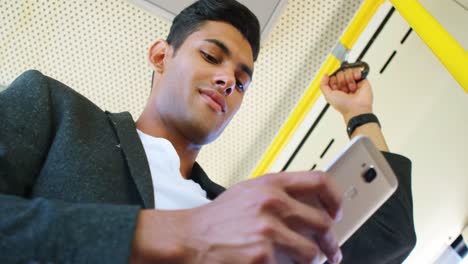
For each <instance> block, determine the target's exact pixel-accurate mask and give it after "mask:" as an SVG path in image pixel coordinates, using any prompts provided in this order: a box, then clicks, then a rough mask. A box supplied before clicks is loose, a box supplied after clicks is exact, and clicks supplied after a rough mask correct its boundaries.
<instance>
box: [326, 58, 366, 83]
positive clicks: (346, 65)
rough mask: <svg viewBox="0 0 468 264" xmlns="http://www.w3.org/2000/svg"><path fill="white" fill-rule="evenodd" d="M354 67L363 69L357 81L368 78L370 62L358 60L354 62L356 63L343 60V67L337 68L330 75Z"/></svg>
mask: <svg viewBox="0 0 468 264" xmlns="http://www.w3.org/2000/svg"><path fill="white" fill-rule="evenodd" d="M354 68H360V69H361V79H359V80H358V81H357V82H360V81H362V80H364V79H366V78H367V75H369V71H370V67H369V64H367V63H366V62H364V61H357V62H354V63H349V62H347V61H343V63H341V67H340V68H339V69H338V70H336V71H335V72H334V73H332V74H331V75H330V77H333V76H335V75H337V74H338V73H339V72H340V71H344V70H347V69H354Z"/></svg>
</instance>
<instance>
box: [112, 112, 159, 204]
mask: <svg viewBox="0 0 468 264" xmlns="http://www.w3.org/2000/svg"><path fill="white" fill-rule="evenodd" d="M106 114H107V116H108V117H109V120H110V123H111V125H112V126H113V128H114V131H115V133H116V135H117V137H118V139H119V143H120V148H121V149H122V153H123V155H124V158H125V160H126V162H127V165H128V168H129V170H130V175H131V177H132V178H133V181H134V182H135V185H136V187H137V189H138V192H139V193H140V195H141V198H142V200H143V206H144V208H154V207H155V205H154V189H153V183H152V180H151V172H150V170H149V164H148V159H147V158H146V154H145V150H144V148H143V145H142V143H141V141H140V138H139V137H138V134H137V132H136V127H135V122H134V121H133V118H132V116H131V115H130V113H128V112H122V113H118V114H114V113H109V112H107V111H106Z"/></svg>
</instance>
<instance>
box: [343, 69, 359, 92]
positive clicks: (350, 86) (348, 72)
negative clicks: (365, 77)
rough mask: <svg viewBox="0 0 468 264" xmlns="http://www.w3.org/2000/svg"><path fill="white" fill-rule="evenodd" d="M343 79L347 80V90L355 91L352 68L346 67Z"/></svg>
mask: <svg viewBox="0 0 468 264" xmlns="http://www.w3.org/2000/svg"><path fill="white" fill-rule="evenodd" d="M345 80H346V82H347V85H348V89H349V91H351V92H354V91H356V81H355V80H354V73H353V69H347V70H346V71H345Z"/></svg>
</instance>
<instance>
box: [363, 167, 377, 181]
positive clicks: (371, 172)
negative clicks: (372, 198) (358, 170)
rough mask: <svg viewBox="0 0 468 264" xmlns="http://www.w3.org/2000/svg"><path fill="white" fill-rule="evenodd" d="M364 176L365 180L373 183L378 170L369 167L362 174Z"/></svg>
mask: <svg viewBox="0 0 468 264" xmlns="http://www.w3.org/2000/svg"><path fill="white" fill-rule="evenodd" d="M362 177H363V178H364V180H365V181H366V182H367V183H371V182H373V181H374V180H375V178H376V177H377V171H376V170H375V169H374V168H372V167H370V168H369V169H367V170H366V171H365V172H364V174H363V175H362Z"/></svg>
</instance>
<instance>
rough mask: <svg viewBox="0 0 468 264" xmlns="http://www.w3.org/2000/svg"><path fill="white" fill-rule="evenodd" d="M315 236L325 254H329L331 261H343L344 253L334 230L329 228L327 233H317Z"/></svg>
mask: <svg viewBox="0 0 468 264" xmlns="http://www.w3.org/2000/svg"><path fill="white" fill-rule="evenodd" d="M315 238H316V240H317V244H318V246H319V247H320V250H321V251H322V252H323V253H324V254H325V256H327V258H328V260H329V261H330V262H331V263H339V262H341V259H342V258H343V255H342V253H341V250H340V246H339V245H338V241H337V239H336V235H335V232H334V231H333V230H329V231H328V232H326V233H322V234H317V235H316V236H315Z"/></svg>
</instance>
